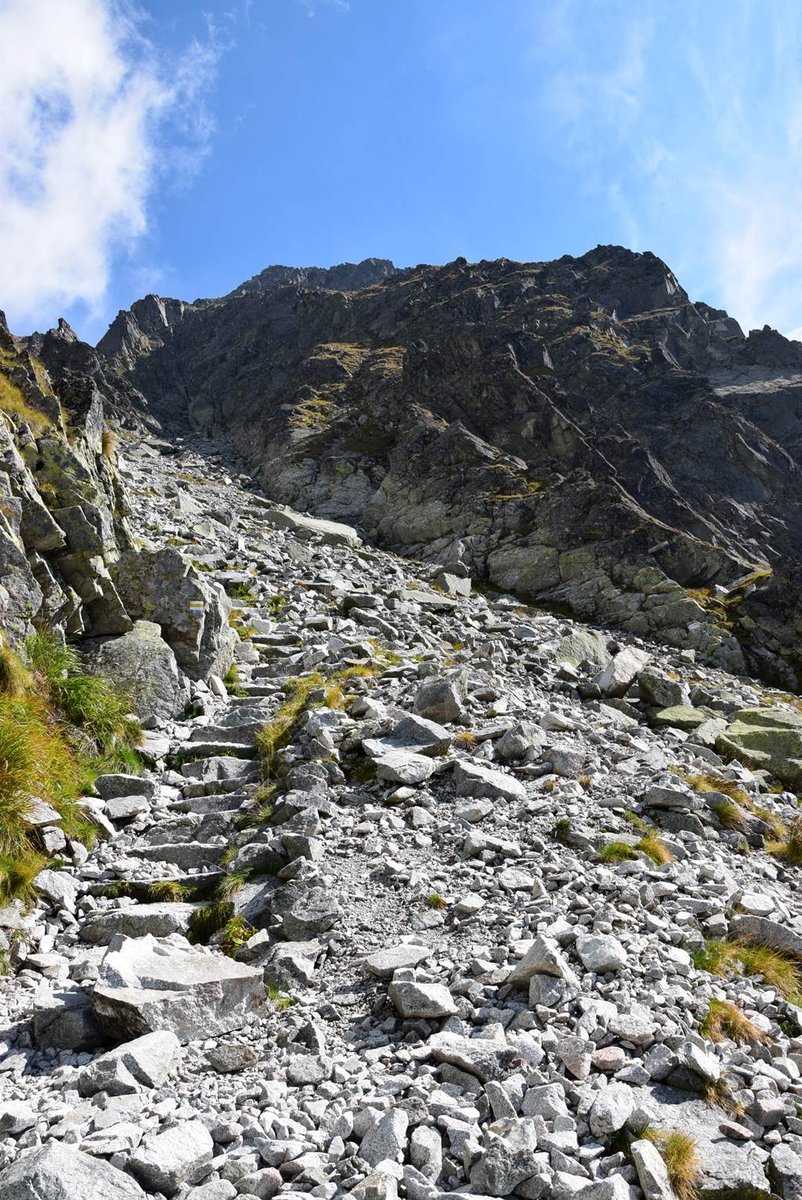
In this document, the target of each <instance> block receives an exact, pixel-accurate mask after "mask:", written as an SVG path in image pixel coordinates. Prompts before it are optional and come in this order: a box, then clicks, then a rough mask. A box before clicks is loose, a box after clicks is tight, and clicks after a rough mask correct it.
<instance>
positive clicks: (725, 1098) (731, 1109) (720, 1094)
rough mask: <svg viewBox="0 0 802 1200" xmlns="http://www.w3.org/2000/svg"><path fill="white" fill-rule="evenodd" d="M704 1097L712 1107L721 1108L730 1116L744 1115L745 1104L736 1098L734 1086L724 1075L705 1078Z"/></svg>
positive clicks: (706, 1102)
mask: <svg viewBox="0 0 802 1200" xmlns="http://www.w3.org/2000/svg"><path fill="white" fill-rule="evenodd" d="M702 1099H703V1100H704V1102H705V1104H707V1105H709V1107H710V1108H720V1109H721V1111H722V1112H723V1113H726V1114H727V1116H728V1117H739V1116H742V1115H743V1106H742V1105H740V1104H739V1103H738V1101H737V1100H736V1099H735V1096H734V1095H733V1092H732V1088H731V1087H730V1085H729V1083H728V1082H727V1080H726V1079H724V1078H723V1077H722V1078H720V1079H706V1080H705V1083H704V1087H703V1088H702Z"/></svg>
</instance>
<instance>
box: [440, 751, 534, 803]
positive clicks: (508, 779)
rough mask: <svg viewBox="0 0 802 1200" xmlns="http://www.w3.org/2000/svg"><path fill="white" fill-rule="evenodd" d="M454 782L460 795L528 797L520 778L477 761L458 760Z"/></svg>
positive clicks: (493, 797)
mask: <svg viewBox="0 0 802 1200" xmlns="http://www.w3.org/2000/svg"><path fill="white" fill-rule="evenodd" d="M454 782H455V784H456V788H457V795H458V796H489V797H490V798H491V799H493V800H525V799H526V788H525V787H524V785H523V784H522V783H521V782H520V780H518V779H514V778H513V777H512V775H506V774H505V773H504V772H503V771H494V770H493V768H492V767H483V766H481V765H480V764H479V763H475V762H463V761H459V762H456V763H455V764H454Z"/></svg>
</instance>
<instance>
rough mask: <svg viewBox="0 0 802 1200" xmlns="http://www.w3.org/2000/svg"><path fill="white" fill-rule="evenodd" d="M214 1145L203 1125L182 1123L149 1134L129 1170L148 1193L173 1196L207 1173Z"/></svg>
mask: <svg viewBox="0 0 802 1200" xmlns="http://www.w3.org/2000/svg"><path fill="white" fill-rule="evenodd" d="M213 1153H214V1142H213V1141H212V1138H211V1135H210V1134H209V1131H208V1130H207V1128H206V1126H205V1125H203V1124H202V1123H201V1122H200V1121H181V1122H180V1123H179V1124H177V1125H173V1126H172V1128H169V1129H163V1130H157V1131H155V1132H153V1133H149V1134H146V1136H145V1138H144V1139H143V1141H142V1144H141V1145H140V1147H139V1149H138V1150H136V1151H135V1152H134V1153H133V1154H132V1155H131V1158H130V1159H129V1161H128V1169H129V1171H131V1173H132V1174H133V1175H135V1176H136V1178H137V1179H138V1180H139V1181H140V1183H141V1184H142V1185H143V1186H144V1187H146V1188H147V1189H148V1190H149V1191H158V1192H163V1193H164V1195H165V1196H174V1195H175V1193H176V1192H177V1191H178V1190H179V1189H180V1188H181V1186H182V1185H183V1184H185V1183H197V1182H198V1181H199V1180H200V1179H201V1178H202V1177H203V1175H204V1174H205V1173H207V1170H208V1164H209V1163H210V1162H211V1158H212V1154H213Z"/></svg>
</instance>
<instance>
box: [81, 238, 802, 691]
mask: <svg viewBox="0 0 802 1200" xmlns="http://www.w3.org/2000/svg"><path fill="white" fill-rule="evenodd" d="M99 350H100V351H101V353H102V354H103V355H104V356H105V357H106V358H107V359H108V361H109V363H110V365H111V366H112V367H113V368H114V370H115V371H116V372H117V373H118V374H119V375H120V377H121V379H124V380H127V381H129V382H130V383H132V384H133V385H135V387H136V388H137V389H138V390H139V391H141V392H142V393H144V395H145V396H146V397H147V400H148V402H149V405H150V408H151V411H152V412H153V413H154V415H156V416H157V417H158V418H159V420H161V421H162V422H163V424H164V425H165V426H166V427H169V428H178V427H180V426H181V424H182V423H185V422H187V421H188V422H189V423H190V424H191V425H192V426H193V427H194V428H196V429H198V430H200V431H202V432H205V433H208V434H210V435H221V434H222V435H225V436H226V437H228V438H230V439H231V440H232V441H233V443H234V445H235V446H236V447H237V449H238V450H239V451H240V452H241V453H242V454H243V455H244V456H245V457H246V458H247V460H248V461H249V462H250V464H251V466H252V468H253V469H254V472H255V474H256V475H257V477H258V479H259V481H260V482H261V483H262V485H263V486H264V487H265V489H266V490H267V491H268V493H269V494H270V495H271V496H273V497H274V498H275V499H278V500H281V501H283V502H285V503H289V504H291V505H293V506H295V507H298V508H301V509H306V510H308V511H312V512H315V513H317V514H319V515H321V516H325V517H332V518H335V519H339V520H345V521H348V522H351V523H355V524H358V525H360V526H361V527H362V528H363V529H364V530H365V532H366V533H367V534H368V536H369V537H370V538H371V539H373V540H375V541H376V542H378V543H379V544H382V545H385V546H388V547H392V548H393V549H396V550H399V551H401V552H402V553H408V554H413V555H416V556H418V557H423V558H429V559H433V560H436V561H442V562H450V561H460V562H461V563H463V564H464V565H466V566H467V567H468V568H469V569H470V570H471V572H472V573H474V574H475V575H478V576H480V577H484V578H486V579H487V580H488V581H489V582H490V583H492V584H495V585H497V586H499V587H502V588H505V589H512V590H515V591H517V592H518V593H520V594H522V595H525V596H528V597H532V598H536V599H538V600H539V601H541V602H546V603H550V604H552V605H554V604H560V605H567V606H568V607H569V608H570V609H571V610H572V611H573V612H574V613H576V614H577V615H579V616H581V617H584V618H588V619H592V620H596V621H599V622H603V623H609V624H614V625H616V626H619V627H622V628H623V629H625V630H627V631H628V632H630V633H633V634H638V635H647V636H659V637H661V638H663V639H665V640H667V641H669V642H674V643H678V644H683V645H691V646H694V647H695V648H697V649H699V650H700V651H702V652H703V653H704V654H706V655H708V656H712V657H713V658H717V659H718V661H721V662H724V663H727V664H728V665H729V666H731V667H733V668H735V669H738V668H739V667H740V666H742V665H743V659H742V657H741V655H742V653H744V654H745V655H746V660H747V663H748V665H749V666H750V668H751V669H759V670H761V671H762V672H763V673H768V674H770V675H773V677H775V678H776V679H777V680H778V681H780V682H782V683H783V684H785V685H790V686H798V685H799V682H800V674H802V662H800V658H799V653H798V651H797V649H796V646H797V644H798V639H797V633H798V629H797V622H798V619H799V618H798V615H797V613H796V603H795V601H794V599H793V597H794V596H795V595H798V573H799V563H800V549H802V504H801V503H800V497H801V496H802V490H801V489H800V468H801V467H802V458H801V457H800V456H801V455H802V435H800V428H802V425H801V424H800V411H801V410H802V345H800V344H799V343H795V342H789V341H787V340H786V339H784V338H782V337H781V336H780V335H779V334H777V333H775V332H774V331H772V330H768V329H764V330H763V331H761V332H753V333H751V334H750V335H749V336H748V337H745V336H744V335H743V333H742V331H741V330H740V328H739V326H738V325H737V323H736V322H735V321H734V320H732V319H731V318H729V317H728V316H727V314H726V313H723V312H721V311H718V310H715V309H712V308H710V307H709V306H707V305H704V304H693V303H692V302H691V301H690V300H689V298H688V296H687V294H686V293H685V292H684V291H683V289H682V288H681V287H680V285H679V283H678V282H677V280H676V279H675V277H674V276H673V275H672V273H671V272H670V271H669V269H668V268H667V267H666V265H665V264H664V263H662V262H661V261H660V260H659V259H658V258H656V257H655V256H654V255H651V254H634V253H631V252H629V251H626V250H623V249H620V248H617V247H598V248H597V249H596V250H594V251H591V252H590V253H589V254H586V255H584V256H583V257H581V258H577V259H573V258H569V257H567V256H566V257H564V258H562V259H559V260H557V261H556V262H552V263H527V264H520V263H513V262H510V261H508V260H499V261H496V262H482V263H479V264H473V265H471V264H468V263H466V262H465V261H464V260H457V261H456V262H454V263H451V264H448V265H447V266H444V267H417V268H413V269H409V270H394V269H391V267H390V265H389V264H386V263H382V262H378V263H377V261H376V260H368V262H367V263H366V264H360V268H359V269H358V268H355V267H352V266H351V265H347V266H346V267H342V268H332V269H331V271H328V272H326V271H312V270H307V271H298V272H293V271H291V270H289V269H287V268H268V270H267V271H265V272H262V274H261V275H259V276H255V277H254V279H252V280H249V281H248V283H247V284H245V285H243V286H242V287H241V288H239V289H236V290H235V292H233V293H232V294H231V295H230V296H228V297H225V298H224V299H222V300H217V301H202V302H196V303H195V304H193V305H186V304H183V303H181V302H178V301H165V300H161V299H159V298H157V297H147V298H146V299H145V300H142V301H139V302H137V304H136V305H134V306H133V308H132V309H131V311H130V312H128V313H121V314H120V315H119V316H118V318H117V319H116V321H115V322H114V324H113V325H112V327H111V329H110V330H109V333H108V334H107V335H106V337H105V338H104V339H103V340H102V341H101V343H100V345H99ZM734 635H735V636H734ZM736 636H737V639H738V640H737V641H736V640H735V637H736ZM738 643H740V646H739V644H738Z"/></svg>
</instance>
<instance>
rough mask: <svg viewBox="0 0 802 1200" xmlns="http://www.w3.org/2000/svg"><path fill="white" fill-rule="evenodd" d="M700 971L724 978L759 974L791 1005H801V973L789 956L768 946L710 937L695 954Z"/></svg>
mask: <svg viewBox="0 0 802 1200" xmlns="http://www.w3.org/2000/svg"><path fill="white" fill-rule="evenodd" d="M693 961H694V966H695V967H696V968H697V970H699V971H709V972H710V974H711V975H719V976H721V977H722V978H725V979H726V978H727V977H728V976H733V975H746V976H749V975H762V976H763V978H764V979H765V980H766V983H767V984H769V986H770V987H773V988H775V989H776V990H777V991H778V992H779V993H780V994H781V995H782V996H784V997H785V999H786V1000H788V1001H790V1003H791V1004H802V975H800V968H799V965H798V963H796V962H795V961H794V960H793V959H792V958H789V957H788V956H787V955H785V954H780V953H779V951H777V950H772V948H771V947H770V946H764V945H759V944H758V945H751V944H748V943H746V942H740V941H728V940H726V939H724V938H711V939H710V940H709V941H708V942H706V943H705V947H704V950H700V951H699V952H698V953H697V954H695V955H694V960H693Z"/></svg>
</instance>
